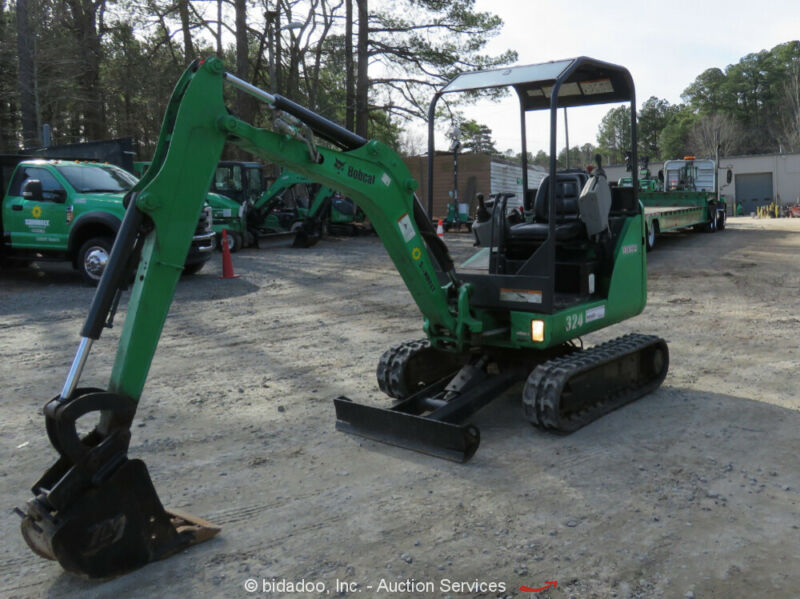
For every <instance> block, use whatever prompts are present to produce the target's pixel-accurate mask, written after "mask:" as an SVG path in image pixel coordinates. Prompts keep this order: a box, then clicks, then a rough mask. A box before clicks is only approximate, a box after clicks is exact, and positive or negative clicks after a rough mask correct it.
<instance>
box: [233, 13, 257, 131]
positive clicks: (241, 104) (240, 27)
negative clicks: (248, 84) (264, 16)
mask: <svg viewBox="0 0 800 599" xmlns="http://www.w3.org/2000/svg"><path fill="white" fill-rule="evenodd" d="M234 7H235V9H236V76H237V77H239V79H244V80H245V81H248V78H249V76H250V73H249V71H250V69H249V66H250V61H249V57H248V52H247V2H246V0H235V2H234ZM252 107H253V103H252V101H251V97H250V95H249V94H246V93H244V92H243V91H238V92H237V93H236V112H237V114H238V115H239V118H241V119H242V120H244V121H247V122H248V123H249V122H251V121H252V117H251V113H252Z"/></svg>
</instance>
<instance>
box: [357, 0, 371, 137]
mask: <svg viewBox="0 0 800 599" xmlns="http://www.w3.org/2000/svg"><path fill="white" fill-rule="evenodd" d="M356 3H357V4H358V52H357V53H358V75H357V78H356V134H358V135H360V136H361V137H368V135H367V122H368V119H369V106H368V104H367V100H368V91H369V77H368V75H367V66H368V61H369V56H368V54H367V50H368V44H369V14H368V11H367V0H356Z"/></svg>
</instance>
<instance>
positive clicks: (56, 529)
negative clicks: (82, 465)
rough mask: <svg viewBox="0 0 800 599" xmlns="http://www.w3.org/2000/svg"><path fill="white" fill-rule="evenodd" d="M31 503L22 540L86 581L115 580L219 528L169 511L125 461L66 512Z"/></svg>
mask: <svg viewBox="0 0 800 599" xmlns="http://www.w3.org/2000/svg"><path fill="white" fill-rule="evenodd" d="M51 508H52V506H49V505H47V504H46V503H45V502H44V501H42V500H41V499H38V498H37V499H32V500H31V501H29V502H28V505H27V513H26V514H24V517H23V520H22V536H23V537H24V538H25V541H26V542H27V543H28V546H29V547H30V548H31V549H33V551H34V552H36V553H37V554H39V555H41V556H42V557H45V558H48V559H53V560H56V561H58V563H59V564H61V566H62V567H63V568H64V569H65V570H67V571H68V572H72V573H73V574H77V575H79V576H82V577H85V578H101V579H102V578H113V577H115V576H119V575H121V574H125V573H126V572H130V571H132V570H136V569H137V568H140V567H142V566H144V565H145V564H147V563H149V562H152V561H156V560H160V559H162V558H165V557H168V556H170V555H172V554H174V553H177V552H178V551H181V550H183V549H185V548H186V547H189V546H190V545H194V544H196V543H201V542H203V541H205V540H208V539H210V538H211V537H213V536H214V535H216V534H217V533H218V532H219V531H220V528H219V527H217V526H214V525H213V524H211V523H210V522H206V521H205V520H202V519H200V518H195V517H193V516H190V515H188V514H184V513H182V512H171V511H168V510H165V509H164V507H163V506H162V505H161V501H159V499H158V495H157V494H156V491H155V489H154V488H153V483H152V481H151V480H150V475H149V474H148V472H147V467H146V466H145V465H144V462H142V461H141V460H126V461H125V463H124V464H123V465H122V466H119V467H118V468H117V469H116V470H115V472H114V474H113V475H111V476H110V477H109V478H108V479H107V480H106V481H104V482H103V483H101V484H100V485H99V486H96V487H94V488H91V489H88V490H86V491H85V492H84V493H82V494H81V495H80V496H79V497H78V498H77V499H75V500H73V501H72V503H70V505H68V506H66V507H65V508H64V509H62V510H52V509H51Z"/></svg>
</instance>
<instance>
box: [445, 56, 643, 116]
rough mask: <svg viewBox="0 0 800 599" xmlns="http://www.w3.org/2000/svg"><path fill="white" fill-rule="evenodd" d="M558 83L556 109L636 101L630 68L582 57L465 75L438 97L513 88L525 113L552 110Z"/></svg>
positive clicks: (453, 81)
mask: <svg viewBox="0 0 800 599" xmlns="http://www.w3.org/2000/svg"><path fill="white" fill-rule="evenodd" d="M556 83H559V85H560V87H559V89H558V92H557V104H556V107H557V108H561V107H565V106H588V105H591V104H606V103H609V102H624V101H626V100H632V99H633V98H634V86H633V79H632V78H631V74H630V73H629V72H628V69H626V68H624V67H621V66H618V65H615V64H611V63H608V62H603V61H600V60H596V59H594V58H588V57H586V56H579V57H578V58H570V59H567V60H556V61H552V62H543V63H540V64H531V65H523V66H515V67H506V68H502V69H493V70H489V71H476V72H472V73H462V74H461V75H459V76H458V77H456V78H455V79H453V80H452V81H451V82H450V83H448V84H447V85H446V86H445V87H443V88H442V89H441V90H440V92H439V95H442V94H447V93H451V92H468V91H477V90H481V89H492V88H497V87H509V86H510V87H513V88H514V89H515V90H516V91H517V94H518V95H519V98H520V102H521V104H522V108H523V109H524V110H526V111H527V110H541V109H544V108H551V107H552V105H551V97H552V91H553V87H554V86H555V84H556Z"/></svg>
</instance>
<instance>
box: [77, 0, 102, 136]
mask: <svg viewBox="0 0 800 599" xmlns="http://www.w3.org/2000/svg"><path fill="white" fill-rule="evenodd" d="M67 5H68V6H69V9H70V12H71V16H72V23H70V28H71V29H72V31H73V34H74V35H75V40H76V42H77V46H78V48H79V49H80V50H79V54H78V56H77V57H76V59H77V61H78V76H77V78H76V80H77V83H78V87H79V88H80V90H81V104H82V105H83V110H82V112H83V135H84V137H85V138H86V139H87V140H97V139H104V138H105V136H106V124H105V118H104V114H103V90H102V87H101V85H100V63H101V61H102V43H101V41H100V33H99V32H98V28H97V15H98V13H99V12H101V11H103V10H104V9H105V2H104V0H96V2H92V1H91V0H67Z"/></svg>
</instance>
